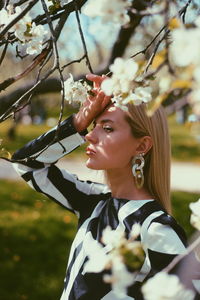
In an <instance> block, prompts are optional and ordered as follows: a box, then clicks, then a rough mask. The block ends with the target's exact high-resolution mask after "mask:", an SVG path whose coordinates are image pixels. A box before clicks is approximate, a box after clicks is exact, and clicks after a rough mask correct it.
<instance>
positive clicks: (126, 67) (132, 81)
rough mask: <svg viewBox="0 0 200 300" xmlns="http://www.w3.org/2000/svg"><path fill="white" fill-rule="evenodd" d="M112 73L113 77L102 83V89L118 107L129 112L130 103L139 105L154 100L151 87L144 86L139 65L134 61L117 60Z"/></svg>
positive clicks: (112, 66) (111, 67)
mask: <svg viewBox="0 0 200 300" xmlns="http://www.w3.org/2000/svg"><path fill="white" fill-rule="evenodd" d="M110 71H111V72H112V76H111V77H110V78H107V79H105V80H104V81H103V82H102V85H101V88H102V90H103V91H104V92H105V94H106V95H108V96H111V95H112V101H113V102H114V103H115V105H116V106H118V107H120V108H122V109H124V110H127V107H126V104H128V103H133V104H134V105H139V104H141V103H142V102H145V103H148V102H150V101H151V100H152V95H151V91H152V90H151V87H150V86H144V83H143V81H142V80H141V78H139V77H138V76H137V71H138V64H137V62H135V61H134V60H133V59H122V58H120V57H118V58H116V59H115V61H114V63H113V64H112V65H111V66H110Z"/></svg>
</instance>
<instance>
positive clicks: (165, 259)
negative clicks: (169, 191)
mask: <svg viewBox="0 0 200 300" xmlns="http://www.w3.org/2000/svg"><path fill="white" fill-rule="evenodd" d="M72 118H73V116H71V117H70V118H68V119H67V120H65V121H64V122H62V125H61V127H60V130H59V134H58V138H57V141H54V136H55V130H56V129H52V130H50V131H49V132H47V133H46V134H44V135H42V136H40V137H39V138H37V139H35V140H34V141H32V142H30V143H28V144H27V145H26V146H24V147H23V148H22V149H20V150H18V151H17V152H16V153H15V154H14V155H13V164H14V167H15V169H16V170H17V172H18V173H19V174H20V175H21V176H22V178H23V179H24V180H25V181H27V183H28V184H29V185H30V186H31V187H32V188H34V189H35V190H36V191H38V192H41V193H43V194H45V195H47V196H48V197H49V198H51V199H53V200H54V201H56V202H58V203H59V204H61V205H62V206H64V207H65V208H67V209H68V210H70V211H72V212H74V213H75V214H76V215H77V216H78V218H79V226H78V231H77V234H76V236H75V239H74V242H73V244H72V247H71V253H70V256H69V260H68V267H67V273H66V278H65V280H64V290H63V294H62V296H61V300H100V299H101V300H115V299H116V297H115V295H114V294H113V292H112V291H111V286H110V285H109V284H107V283H105V282H104V281H103V279H102V275H103V274H102V273H98V274H94V273H92V274H91V273H90V274H89V273H84V272H83V266H84V263H85V262H86V260H87V252H86V248H87V247H85V246H87V245H86V243H87V240H88V237H90V238H91V237H92V238H93V239H94V240H98V241H100V240H101V236H102V231H103V229H105V227H106V226H108V225H110V226H111V228H112V229H116V228H123V229H124V231H125V232H126V234H127V237H128V235H129V233H130V230H131V228H132V226H133V224H134V223H140V224H141V228H142V230H141V235H140V237H139V238H140V239H141V241H142V243H143V245H144V251H145V254H146V257H145V261H144V264H143V266H142V268H141V270H140V273H139V274H138V275H137V276H136V278H135V283H134V284H133V285H132V286H131V287H130V288H129V289H128V295H129V296H127V297H125V298H124V300H128V299H135V300H140V299H143V297H142V294H141V292H140V287H141V284H142V282H143V281H144V280H145V279H147V278H148V277H150V276H152V275H153V274H155V273H156V272H158V271H160V270H162V269H163V268H164V267H165V266H167V265H168V264H169V262H170V261H171V260H172V259H173V258H174V257H175V256H176V255H177V254H180V253H183V252H184V250H185V235H184V232H183V230H182V229H181V227H179V225H178V224H177V223H176V221H175V220H174V219H173V218H172V217H171V216H169V215H168V214H167V213H166V212H165V211H164V210H163V209H162V208H161V206H160V205H159V204H158V202H157V201H156V200H153V199H149V200H137V201H130V200H126V199H117V198H113V197H112V195H111V193H110V191H109V190H108V187H107V186H106V185H103V184H99V183H94V182H89V181H80V180H79V179H78V178H77V177H76V176H74V175H72V174H70V173H68V172H67V171H66V170H61V169H59V168H58V167H57V166H56V165H55V162H56V161H57V160H58V159H59V158H61V157H62V156H64V155H65V154H67V153H69V152H71V151H72V150H74V149H75V148H76V147H78V146H79V145H80V144H82V143H84V138H83V137H82V135H81V134H79V133H77V132H76V130H75V129H74V127H73V123H72ZM83 135H84V133H83ZM49 144H50V146H49V147H48V148H47V145H49ZM16 161H18V162H16ZM122 300H123V299H122Z"/></svg>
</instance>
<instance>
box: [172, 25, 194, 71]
mask: <svg viewBox="0 0 200 300" xmlns="http://www.w3.org/2000/svg"><path fill="white" fill-rule="evenodd" d="M171 35H172V40H173V42H172V43H171V46H170V57H171V60H172V62H173V63H174V64H175V65H176V66H178V67H186V66H188V65H190V64H194V65H195V64H198V63H200V56H199V51H200V28H189V29H186V28H184V27H180V28H177V29H175V30H173V31H172V33H171ZM183 49H184V50H183Z"/></svg>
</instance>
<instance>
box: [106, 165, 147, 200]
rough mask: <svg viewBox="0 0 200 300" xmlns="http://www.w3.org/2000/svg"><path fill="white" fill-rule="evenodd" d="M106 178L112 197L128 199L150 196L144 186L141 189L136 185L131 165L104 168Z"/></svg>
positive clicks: (142, 198)
mask: <svg viewBox="0 0 200 300" xmlns="http://www.w3.org/2000/svg"><path fill="white" fill-rule="evenodd" d="M106 178H107V181H108V185H109V187H110V189H111V192H112V196H113V197H114V198H123V199H128V200H146V199H151V198H152V196H151V195H150V194H149V193H148V191H147V190H146V189H145V188H144V187H143V188H141V189H138V188H137V187H136V185H135V179H134V177H133V174H132V169H131V167H128V168H124V169H121V168H120V169H112V170H106Z"/></svg>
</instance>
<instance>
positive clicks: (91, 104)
mask: <svg viewBox="0 0 200 300" xmlns="http://www.w3.org/2000/svg"><path fill="white" fill-rule="evenodd" d="M86 78H87V79H88V80H90V81H92V82H93V89H92V90H91V94H90V95H88V98H87V100H86V101H84V103H83V105H82V106H81V108H80V110H79V112H78V113H77V114H76V115H75V116H74V126H75V128H76V130H77V131H78V132H81V131H83V130H84V129H86V128H87V127H88V126H89V125H90V124H91V123H92V121H93V120H94V119H95V118H96V117H97V116H98V115H99V114H101V113H102V112H103V111H104V109H105V108H106V106H107V105H108V104H109V103H110V100H111V97H110V96H106V95H105V94H104V92H103V91H102V90H101V83H102V81H103V80H104V79H105V78H106V76H105V75H103V76H98V75H94V74H88V75H86Z"/></svg>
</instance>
